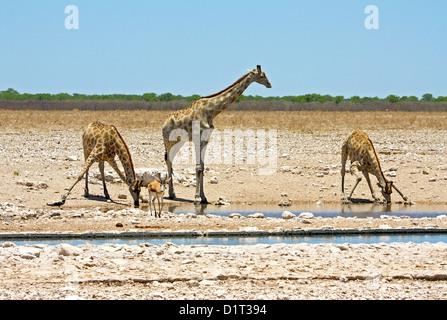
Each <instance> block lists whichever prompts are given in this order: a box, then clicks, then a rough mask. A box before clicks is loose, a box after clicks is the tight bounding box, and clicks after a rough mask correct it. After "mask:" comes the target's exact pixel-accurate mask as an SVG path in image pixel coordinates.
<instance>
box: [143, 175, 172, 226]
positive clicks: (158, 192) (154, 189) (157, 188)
mask: <svg viewBox="0 0 447 320" xmlns="http://www.w3.org/2000/svg"><path fill="white" fill-rule="evenodd" d="M170 180H171V177H169V178H168V177H167V176H163V178H162V177H161V175H160V173H159V172H158V173H157V174H156V176H155V180H153V181H151V182H149V184H148V185H147V190H148V192H149V210H150V213H151V215H152V206H151V202H152V204H153V205H154V211H155V217H157V209H156V208H155V199H157V201H158V217H159V218H160V217H161V209H163V196H164V193H165V187H166V184H167V183H169V181H170ZM152 196H153V197H154V199H152ZM160 198H161V204H160Z"/></svg>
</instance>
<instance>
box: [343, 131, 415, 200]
mask: <svg viewBox="0 0 447 320" xmlns="http://www.w3.org/2000/svg"><path fill="white" fill-rule="evenodd" d="M348 158H349V159H351V173H352V174H354V175H355V176H356V177H357V181H356V183H355V185H354V187H353V188H352V190H351V193H350V194H349V196H348V197H347V198H346V197H345V164H346V160H347V159H348ZM359 171H361V172H362V173H363V175H364V176H365V179H366V181H367V182H368V186H369V189H370V190H371V195H372V197H373V198H374V200H375V201H380V198H379V197H378V196H377V195H376V194H375V192H374V189H373V187H372V185H371V180H370V179H369V173H371V174H372V175H375V176H376V177H377V180H378V182H379V183H378V185H379V187H381V188H382V195H383V196H384V197H385V201H386V203H387V204H389V203H391V193H392V188H394V189H395V190H396V191H397V192H398V193H399V194H400V195H401V197H402V198H403V199H404V201H407V200H408V198H407V197H406V196H404V195H403V194H402V192H400V191H399V189H397V188H396V186H395V185H394V184H393V181H389V180H387V179H386V178H385V176H384V175H383V172H382V169H381V167H380V162H379V158H378V157H377V153H376V150H375V149H374V146H373V143H372V141H371V139H369V137H368V135H367V134H366V133H365V132H363V131H361V130H355V131H354V132H352V133H351V134H350V135H349V136H348V138H347V139H346V140H345V142H344V143H343V147H342V152H341V192H342V200H344V201H346V200H350V199H351V197H352V194H353V193H354V190H355V188H356V187H357V185H358V184H359V183H360V181H361V180H362V177H361V176H360V173H359Z"/></svg>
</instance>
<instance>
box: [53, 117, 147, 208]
mask: <svg viewBox="0 0 447 320" xmlns="http://www.w3.org/2000/svg"><path fill="white" fill-rule="evenodd" d="M82 144H83V148H84V158H85V163H84V166H83V168H82V170H81V172H80V173H79V175H78V177H77V178H76V181H75V182H74V183H73V184H72V186H71V187H70V188H69V189H68V191H67V192H66V193H65V194H64V195H62V197H61V198H62V200H61V201H59V202H54V203H48V204H47V205H49V206H62V205H64V204H65V202H66V200H67V197H68V196H69V194H70V193H71V191H72V190H73V188H74V186H75V185H76V184H77V183H78V182H79V181H81V180H82V177H83V176H84V174H85V189H84V196H85V197H88V196H89V192H88V170H89V168H90V167H91V166H92V164H93V163H95V162H99V171H100V172H101V178H102V183H103V188H104V196H105V198H106V199H110V196H109V192H108V191H107V187H106V181H105V177H104V162H105V161H107V162H108V163H109V164H110V166H111V167H112V168H113V169H114V170H115V171H116V173H118V175H119V177H120V178H121V180H123V182H124V183H126V184H127V185H128V187H129V192H130V194H131V196H132V198H133V201H134V206H135V207H139V197H140V191H141V185H142V182H141V181H138V180H137V179H136V177H135V170H134V167H133V163H132V157H131V155H130V152H129V149H128V147H127V145H126V143H125V142H124V139H123V137H122V136H121V134H120V133H119V132H118V130H117V129H116V127H115V126H113V125H106V124H103V123H102V122H100V121H95V122H92V123H90V124H89V125H88V126H87V128H86V129H85V130H84V133H83V135H82ZM116 156H118V158H119V160H120V161H121V163H122V165H123V168H124V174H123V173H122V172H121V170H120V169H119V168H118V165H117V163H116V161H115V157H116Z"/></svg>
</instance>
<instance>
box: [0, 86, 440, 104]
mask: <svg viewBox="0 0 447 320" xmlns="http://www.w3.org/2000/svg"><path fill="white" fill-rule="evenodd" d="M198 98H200V95H197V94H194V95H191V96H186V97H184V96H181V95H174V94H172V93H169V92H168V93H162V94H156V93H144V94H142V95H137V94H101V95H100V94H93V95H86V94H80V93H73V94H68V93H57V94H50V93H35V94H31V93H19V92H18V91H16V90H14V89H13V88H9V89H7V90H5V91H0V100H9V101H11V100H22V101H23V100H35V101H67V100H76V101H79V100H97V101H100V100H103V101H104V100H108V101H110V100H119V101H146V102H168V101H185V102H189V103H191V102H193V101H194V100H197V99H198ZM242 101H265V102H267V101H288V102H294V103H308V102H319V103H325V102H333V103H336V104H339V103H341V102H343V101H349V102H353V103H365V102H378V101H383V102H389V103H401V102H419V101H425V102H447V96H439V97H434V96H433V95H432V94H430V93H426V94H424V95H423V96H422V97H421V98H418V97H416V96H401V97H400V96H397V95H389V96H388V97H386V98H378V97H359V96H353V97H350V98H347V97H344V96H335V97H334V96H331V95H327V94H326V95H321V94H317V93H312V94H304V95H298V96H283V97H262V96H252V95H248V96H245V95H242V96H240V97H239V99H238V102H242Z"/></svg>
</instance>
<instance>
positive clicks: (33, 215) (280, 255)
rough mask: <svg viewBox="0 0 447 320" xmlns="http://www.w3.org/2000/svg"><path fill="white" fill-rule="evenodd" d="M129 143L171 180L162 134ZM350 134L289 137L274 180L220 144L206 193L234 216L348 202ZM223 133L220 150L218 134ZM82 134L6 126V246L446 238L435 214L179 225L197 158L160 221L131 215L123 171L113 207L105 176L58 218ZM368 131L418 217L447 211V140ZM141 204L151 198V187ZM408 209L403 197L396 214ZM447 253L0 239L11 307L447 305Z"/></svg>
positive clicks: (141, 165) (2, 223) (140, 163)
mask: <svg viewBox="0 0 447 320" xmlns="http://www.w3.org/2000/svg"><path fill="white" fill-rule="evenodd" d="M255 129H256V128H255ZM269 130H270V129H269ZM120 132H121V134H122V136H123V137H124V139H125V140H126V142H127V144H128V146H129V149H130V150H131V152H132V157H133V160H134V164H135V168H136V171H137V173H138V174H139V175H141V176H142V175H143V173H144V172H154V171H163V170H164V168H165V167H164V161H163V156H164V151H163V145H162V141H161V136H160V133H159V131H158V130H155V129H147V130H146V129H145V130H142V129H141V128H123V129H120ZM266 132H267V133H268V132H269V131H268V130H266ZM349 132H350V128H349V129H348V128H342V129H341V130H340V131H334V130H329V131H325V130H322V131H316V132H302V131H298V130H288V129H287V128H278V130H276V133H277V143H276V145H275V147H276V150H275V148H270V149H267V151H272V152H273V151H276V156H274V155H273V153H272V154H271V157H268V158H266V159H267V160H266V161H267V165H271V167H272V168H274V170H273V172H270V173H269V174H262V173H261V171H260V170H259V168H260V165H259V158H256V157H255V158H254V163H247V161H248V160H250V159H252V158H251V157H252V156H253V153H251V152H250V151H247V152H245V151H244V152H242V153H241V154H237V153H235V152H234V151H233V153H231V152H228V153H222V152H221V153H220V155H221V156H222V159H221V160H219V157H218V155H219V144H217V145H215V146H214V147H212V148H210V149H209V150H210V152H211V153H212V154H214V155H215V156H216V155H217V158H215V159H214V163H209V164H208V165H207V169H206V174H205V192H206V195H207V197H208V200H209V201H210V202H211V205H210V206H209V207H208V210H209V209H210V208H211V212H212V208H213V207H215V208H218V207H219V206H217V205H215V203H216V202H218V201H219V199H221V202H222V199H224V201H223V202H229V203H231V207H232V208H234V212H235V213H237V212H238V211H237V208H238V206H239V205H240V206H253V207H255V206H257V205H259V204H264V205H265V204H267V205H269V206H271V207H272V206H273V207H276V208H279V207H278V205H279V204H280V203H282V204H286V205H287V204H292V206H294V205H298V204H309V203H310V204H315V203H317V202H318V203H320V204H321V203H323V204H338V203H340V196H341V190H340V189H341V186H340V185H341V179H340V147H341V143H342V142H343V140H344V138H345V137H346V136H347V134H349ZM215 133H216V141H218V139H219V138H218V137H219V134H220V133H219V132H215ZM81 134H82V130H81V131H80V130H79V129H78V128H71V127H70V126H68V127H67V128H66V129H61V128H60V126H55V127H48V126H45V127H41V128H39V127H38V128H36V127H35V126H33V127H29V128H27V127H19V126H18V125H17V124H15V125H8V124H6V125H5V122H4V121H2V126H1V127H0V136H1V141H2V143H1V144H0V159H1V163H2V166H0V174H1V176H2V177H3V178H4V180H3V183H2V184H1V185H0V233H1V235H10V234H23V233H36V234H37V233H55V234H64V233H72V234H73V233H75V234H78V233H79V234H82V233H91V232H114V233H118V232H142V231H144V232H160V233H161V232H182V231H191V230H193V231H198V232H210V231H246V232H253V231H263V230H265V231H268V230H274V231H280V230H310V229H316V230H338V229H359V230H371V229H381V230H384V229H385V230H389V229H403V228H429V229H436V228H439V229H445V228H447V226H446V225H447V219H446V218H445V215H444V214H443V212H442V211H441V212H440V214H439V216H437V217H433V218H418V219H414V218H409V217H407V216H403V217H393V216H392V213H389V212H386V211H387V209H386V207H384V206H382V207H383V211H384V212H383V214H381V217H378V218H367V217H364V218H355V217H351V218H349V217H337V218H322V217H316V216H311V215H307V216H306V215H301V216H300V214H301V212H297V211H294V210H290V211H292V212H291V213H292V214H290V215H289V214H285V215H284V218H282V217H280V218H268V217H264V218H262V215H258V217H259V218H255V217H252V218H250V217H248V218H247V217H243V216H238V215H233V216H232V217H231V218H230V217H220V216H215V215H209V214H208V215H200V214H199V215H198V214H197V212H195V211H194V210H192V211H191V212H190V213H188V214H182V215H178V214H172V213H169V212H167V211H169V208H170V206H175V205H178V204H183V203H187V204H191V200H192V199H193V198H194V192H195V175H194V161H193V156H190V154H191V153H188V150H191V148H189V149H188V148H187V147H186V148H184V150H185V153H184V155H183V157H181V156H179V157H178V160H177V162H176V163H174V170H175V173H176V177H175V188H176V194H177V197H178V198H179V199H178V200H177V201H170V200H165V210H167V211H166V212H164V213H163V215H162V218H160V219H156V218H154V217H153V216H150V215H149V214H148V213H147V211H146V210H141V209H134V208H130V205H131V200H130V196H129V195H128V194H127V190H126V189H127V188H125V187H124V185H123V184H122V183H120V182H118V181H117V177H116V175H115V174H114V173H113V172H109V173H108V180H109V182H108V186H109V192H110V195H111V198H112V201H106V200H105V199H104V198H103V197H102V186H101V184H100V182H99V181H98V180H95V176H96V177H97V167H96V166H95V168H94V169H93V170H91V176H92V179H90V182H91V185H90V191H91V193H92V194H93V195H94V197H92V198H90V199H85V198H84V197H83V196H82V195H83V181H82V182H81V183H80V184H79V185H78V186H76V188H75V189H74V191H73V193H72V195H71V196H70V197H69V199H68V201H67V203H66V205H64V206H63V207H62V208H50V207H48V206H47V205H46V203H48V202H53V201H58V200H59V199H60V196H61V195H62V194H63V193H64V192H65V190H66V188H68V187H69V186H70V185H71V184H72V183H73V182H74V178H75V176H76V174H77V172H78V171H79V169H80V167H81V166H82V163H83V160H82V159H83V155H82V146H81V143H80V138H81ZM368 134H369V135H370V137H371V139H372V140H373V141H374V143H375V146H376V150H377V152H378V154H379V157H380V159H381V162H382V167H383V170H384V171H385V175H386V176H387V177H389V178H390V179H392V180H394V181H395V183H396V184H397V185H398V187H399V188H400V189H401V191H403V192H404V194H405V195H407V196H408V197H409V198H410V200H411V201H412V202H413V203H414V206H416V207H417V206H430V205H435V204H436V205H438V206H443V205H444V204H445V202H446V200H445V197H444V194H445V190H446V187H447V164H446V162H445V159H444V157H443V155H444V154H445V153H446V148H447V147H446V144H445V141H446V140H447V131H446V130H439V129H436V128H430V127H429V128H424V129H418V130H406V128H400V127H398V126H396V128H395V129H389V128H387V129H386V130H381V129H380V128H378V129H376V130H369V131H368ZM220 137H221V140H220V141H221V142H222V143H221V144H220V148H221V149H220V150H225V148H227V147H228V145H225V144H223V141H224V135H223V132H222V133H221V134H220ZM390 137H392V139H391V138H390ZM268 143H269V139H267V144H268ZM267 153H268V152H267ZM225 154H227V155H230V156H231V157H230V158H231V159H230V160H231V161H230V162H225V163H223V162H224V156H225ZM264 160H265V159H264ZM219 161H220V162H219ZM227 161H229V160H228V159H227ZM264 164H265V163H264ZM107 169H108V167H107V166H106V170H107ZM95 171H96V173H95ZM346 179H347V183H346V188H347V189H349V188H350V187H352V185H353V183H354V178H353V177H352V176H350V175H349V174H348V176H347V178H346ZM143 196H144V198H145V199H146V200H147V191H146V190H145V191H144V193H143ZM354 197H355V198H356V199H358V200H360V201H361V202H364V201H368V200H370V199H371V195H370V192H369V189H368V187H367V185H366V183H365V182H362V183H361V184H360V185H359V187H358V189H357V191H356V193H355V195H354ZM400 201H401V199H400V198H399V196H398V195H397V194H393V204H392V206H394V207H395V206H398V205H400V204H399V203H398V202H400ZM143 205H147V204H146V203H143ZM368 205H369V204H358V206H368ZM379 206H381V205H379ZM288 208H289V207H287V206H286V207H281V208H280V210H282V211H288ZM290 208H292V207H290ZM143 209H144V208H143ZM379 211H380V209H379ZM260 213H262V211H261V212H260ZM446 249H447V248H446V245H445V244H444V243H437V244H429V243H422V244H415V243H391V244H386V243H379V244H343V245H335V244H318V245H317V244H315V245H314V244H299V245H298V244H297V245H286V244H275V245H261V244H257V245H243V246H234V247H231V246H211V245H210V246H207V245H196V246H177V245H174V244H172V243H167V244H164V245H159V246H154V245H151V244H149V243H143V244H141V245H112V244H106V245H90V244H84V245H79V246H70V245H68V244H59V245H56V246H48V245H42V244H37V245H28V246H18V245H14V244H13V243H11V242H10V241H9V240H7V239H3V240H0V273H1V277H0V282H1V286H0V299H67V298H75V299H79V298H80V299H195V300H200V299H444V298H446V295H447V282H446V280H447V269H446V265H445V261H446V252H447V251H446Z"/></svg>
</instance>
